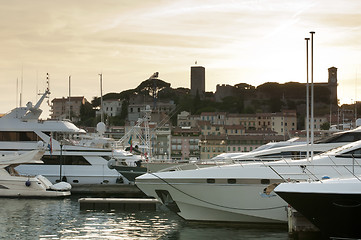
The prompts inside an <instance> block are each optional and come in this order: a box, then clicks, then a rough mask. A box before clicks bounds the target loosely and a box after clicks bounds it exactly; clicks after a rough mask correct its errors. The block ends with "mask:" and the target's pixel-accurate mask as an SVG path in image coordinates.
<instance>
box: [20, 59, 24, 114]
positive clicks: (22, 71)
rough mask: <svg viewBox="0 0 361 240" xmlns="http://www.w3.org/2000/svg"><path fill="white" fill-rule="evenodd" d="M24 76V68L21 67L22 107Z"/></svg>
mask: <svg viewBox="0 0 361 240" xmlns="http://www.w3.org/2000/svg"><path fill="white" fill-rule="evenodd" d="M23 75H24V67H23V65H21V86H20V107H21V106H22V105H23V104H22V100H23Z"/></svg>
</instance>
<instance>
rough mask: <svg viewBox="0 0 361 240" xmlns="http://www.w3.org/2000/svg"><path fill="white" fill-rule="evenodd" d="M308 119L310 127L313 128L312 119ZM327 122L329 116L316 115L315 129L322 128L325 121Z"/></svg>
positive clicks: (314, 119) (314, 120) (314, 118)
mask: <svg viewBox="0 0 361 240" xmlns="http://www.w3.org/2000/svg"><path fill="white" fill-rule="evenodd" d="M308 120H309V121H308V123H309V129H311V119H308ZM327 122H329V117H328V116H315V117H313V127H314V130H316V131H318V130H321V126H322V125H323V124H324V123H327ZM305 128H307V118H305ZM326 130H327V129H326Z"/></svg>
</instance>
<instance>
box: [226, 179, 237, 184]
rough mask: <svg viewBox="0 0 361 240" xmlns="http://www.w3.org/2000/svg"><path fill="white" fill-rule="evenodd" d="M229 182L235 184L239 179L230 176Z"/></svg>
mask: <svg viewBox="0 0 361 240" xmlns="http://www.w3.org/2000/svg"><path fill="white" fill-rule="evenodd" d="M227 182H228V183H229V184H235V183H237V180H236V179H234V178H229V179H227Z"/></svg>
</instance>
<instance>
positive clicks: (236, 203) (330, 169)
mask: <svg viewBox="0 0 361 240" xmlns="http://www.w3.org/2000/svg"><path fill="white" fill-rule="evenodd" d="M360 151H361V141H357V142H353V143H350V144H347V145H344V146H341V147H339V148H336V149H334V150H330V151H329V152H326V153H323V154H320V155H317V156H315V157H314V158H313V160H312V161H311V160H307V159H303V160H290V159H285V160H280V161H273V162H257V163H246V164H242V163H239V164H232V165H219V166H216V167H209V168H200V169H196V170H186V171H174V172H159V173H147V174H144V175H142V176H139V177H137V178H136V185H137V186H138V187H139V188H140V189H141V190H142V191H143V192H144V193H146V194H147V195H148V196H152V197H155V198H157V199H158V200H160V201H162V202H163V203H164V204H165V205H167V206H168V207H169V208H170V209H172V210H173V211H175V212H176V213H177V214H178V215H179V216H181V217H182V218H184V219H186V220H197V221H233V222H252V223H286V222H287V211H286V207H287V203H286V202H285V201H283V200H282V199H281V198H280V197H279V196H278V195H276V194H275V193H274V192H272V191H271V193H268V192H267V191H266V190H267V187H268V186H269V185H271V184H274V183H280V182H286V181H292V180H306V179H310V178H312V179H322V177H324V176H328V177H331V178H334V177H339V176H350V175H351V174H352V173H353V171H354V173H355V174H356V173H357V174H360V171H361V170H360V168H354V166H355V165H356V164H360V163H361V158H360V155H355V153H359V152H360Z"/></svg>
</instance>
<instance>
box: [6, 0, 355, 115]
mask: <svg viewBox="0 0 361 240" xmlns="http://www.w3.org/2000/svg"><path fill="white" fill-rule="evenodd" d="M360 12H361V1H359V0H346V1H335V0H328V1H326V0H319V1H317V0H302V1H301V0H297V1H296V0H248V1H247V0H234V1H232V0H222V1H220V0H199V1H194V0H189V1H188V0H167V1H165V0H164V1H163V0H152V1H149V0H132V1H131V0H101V1H100V0H99V1H95V0H87V1H85V0H77V1H74V0H71V1H70V0H62V1H55V0H53V1H49V0H43V1H40V0H32V1H26V0H11V1H6V0H0V25H1V26H0V52H1V58H0V68H1V71H0V81H1V83H2V84H1V85H2V94H1V100H2V104H1V105H0V112H3V113H4V112H8V111H9V110H11V109H12V108H14V107H15V106H16V102H17V103H18V104H19V96H17V91H16V90H17V82H18V89H19V91H20V89H21V87H20V85H21V84H20V83H21V79H22V80H23V88H22V89H23V91H22V92H23V98H22V103H23V105H25V104H26V102H28V101H33V102H35V101H36V98H37V95H36V92H37V91H43V90H44V89H45V82H46V81H45V80H46V73H49V74H50V90H51V93H52V94H51V98H50V99H53V98H57V97H63V96H65V97H66V96H67V95H68V77H69V75H71V79H72V81H71V93H72V95H73V96H82V95H84V96H85V97H86V98H87V99H88V100H89V101H90V100H92V98H93V97H94V96H100V86H99V85H100V84H99V73H103V93H108V92H121V91H123V90H127V89H130V88H135V87H136V86H138V85H139V84H140V83H141V82H142V81H144V80H146V79H147V78H148V77H149V76H150V75H152V74H153V73H154V72H159V78H160V79H162V80H164V81H166V82H169V83H171V86H172V87H173V88H176V87H187V88H189V87H190V67H191V66H193V65H194V63H195V61H197V63H198V65H201V66H204V67H205V68H206V90H207V91H215V89H216V85H217V84H230V85H234V84H237V83H241V82H246V83H249V84H252V85H254V86H257V85H260V84H262V83H264V82H281V83H284V82H289V81H296V82H306V71H305V69H306V66H305V63H306V59H305V56H306V50H305V49H306V48H305V45H306V43H305V40H304V38H305V37H309V36H310V34H309V32H310V31H315V32H316V34H315V36H314V56H315V58H314V59H315V60H314V63H315V64H314V73H315V74H314V81H315V82H325V81H327V77H328V72H327V69H328V68H329V67H332V66H334V67H337V68H338V81H339V92H338V94H339V98H340V100H341V103H345V102H346V103H349V102H351V99H352V100H355V98H357V99H358V100H360V99H361V92H359V93H357V91H356V90H360V89H361V87H360V88H355V86H356V84H357V83H358V81H357V78H360V81H361V63H360V61H361V14H360ZM357 76H358V77H357ZM18 95H19V93H18ZM42 108H43V109H44V110H45V109H47V108H48V107H47V106H46V105H45V104H43V105H42Z"/></svg>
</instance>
